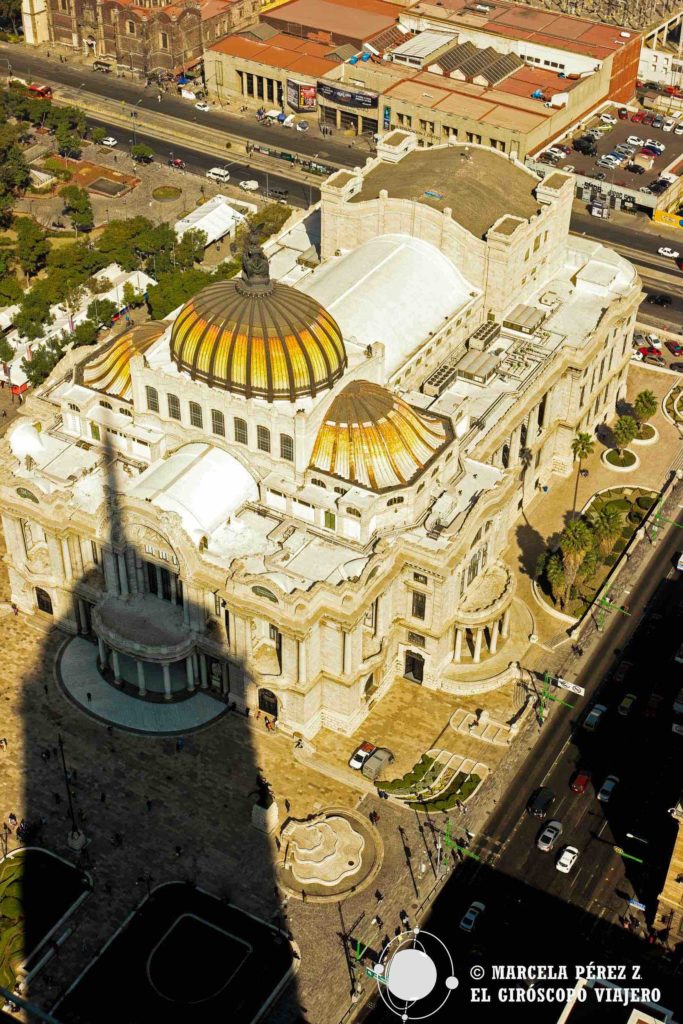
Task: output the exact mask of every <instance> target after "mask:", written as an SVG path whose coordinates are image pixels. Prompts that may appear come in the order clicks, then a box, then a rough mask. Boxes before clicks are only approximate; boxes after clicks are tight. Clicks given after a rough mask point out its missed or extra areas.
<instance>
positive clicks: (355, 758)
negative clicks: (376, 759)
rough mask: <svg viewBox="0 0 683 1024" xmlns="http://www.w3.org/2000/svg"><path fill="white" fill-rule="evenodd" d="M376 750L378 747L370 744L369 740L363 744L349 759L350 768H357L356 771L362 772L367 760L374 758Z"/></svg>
mask: <svg viewBox="0 0 683 1024" xmlns="http://www.w3.org/2000/svg"><path fill="white" fill-rule="evenodd" d="M376 750H377V747H376V746H375V744H374V743H368V741H367V740H366V741H365V742H364V743H361V745H360V746H359V747H358V749H357V750H354V752H353V754H352V755H351V757H350V758H349V768H355V769H356V771H360V770H361V768H362V767H363V765H364V764H365V762H366V761H367V759H368V758H369V757H372V755H373V754H374V753H375V751H376Z"/></svg>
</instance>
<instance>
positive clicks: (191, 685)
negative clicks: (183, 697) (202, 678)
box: [185, 654, 194, 693]
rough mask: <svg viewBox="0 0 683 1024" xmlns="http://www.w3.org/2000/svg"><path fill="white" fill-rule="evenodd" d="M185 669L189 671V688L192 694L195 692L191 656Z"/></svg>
mask: <svg viewBox="0 0 683 1024" xmlns="http://www.w3.org/2000/svg"><path fill="white" fill-rule="evenodd" d="M185 669H186V671H187V688H188V690H189V691H190V693H192V692H193V691H194V669H193V668H192V655H191V654H188V656H187V657H186V658H185Z"/></svg>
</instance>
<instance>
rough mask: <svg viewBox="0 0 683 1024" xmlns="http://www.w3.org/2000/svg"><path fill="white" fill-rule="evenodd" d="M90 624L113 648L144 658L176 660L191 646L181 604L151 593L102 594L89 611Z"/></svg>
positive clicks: (191, 638)
mask: <svg viewBox="0 0 683 1024" xmlns="http://www.w3.org/2000/svg"><path fill="white" fill-rule="evenodd" d="M93 627H94V629H95V632H96V633H97V635H98V636H99V637H101V639H102V640H104V641H105V643H107V644H108V645H109V646H110V647H112V648H113V649H114V650H115V651H120V652H121V653H122V654H130V655H131V656H132V657H134V658H141V659H143V660H144V661H152V662H171V661H179V660H180V659H181V658H185V657H187V655H188V654H191V653H192V650H193V648H194V646H195V636H194V634H193V633H192V631H191V630H190V628H189V626H188V625H186V623H185V621H184V616H183V609H182V607H180V606H179V605H172V604H170V603H169V602H168V601H161V600H160V599H159V598H158V597H155V596H154V595H153V594H136V595H131V596H128V597H114V596H112V595H107V596H105V597H104V598H103V599H102V601H101V602H100V603H99V604H98V605H97V607H96V608H95V609H94V610H93Z"/></svg>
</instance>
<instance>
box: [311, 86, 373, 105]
mask: <svg viewBox="0 0 683 1024" xmlns="http://www.w3.org/2000/svg"><path fill="white" fill-rule="evenodd" d="M318 93H319V95H320V96H324V97H325V99H326V100H331V101H332V102H333V103H338V104H339V106H340V107H356V108H358V109H361V110H374V109H375V108H376V107H377V106H378V105H379V96H378V95H377V93H376V92H375V93H370V92H354V91H352V90H349V89H339V88H337V86H334V85H331V84H330V83H329V82H318Z"/></svg>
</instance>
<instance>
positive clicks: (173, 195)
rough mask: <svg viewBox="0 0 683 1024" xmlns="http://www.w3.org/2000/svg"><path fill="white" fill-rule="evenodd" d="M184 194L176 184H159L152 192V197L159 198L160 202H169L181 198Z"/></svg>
mask: <svg viewBox="0 0 683 1024" xmlns="http://www.w3.org/2000/svg"><path fill="white" fill-rule="evenodd" d="M182 194H183V190H182V189H181V188H177V187H176V186H175V185H159V187H158V188H155V189H154V191H153V192H152V199H157V200H159V202H162V203H164V202H165V203H168V202H170V201H171V200H172V199H180V197H181V195H182Z"/></svg>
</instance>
